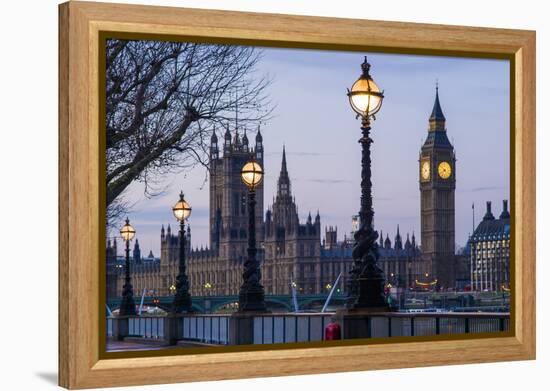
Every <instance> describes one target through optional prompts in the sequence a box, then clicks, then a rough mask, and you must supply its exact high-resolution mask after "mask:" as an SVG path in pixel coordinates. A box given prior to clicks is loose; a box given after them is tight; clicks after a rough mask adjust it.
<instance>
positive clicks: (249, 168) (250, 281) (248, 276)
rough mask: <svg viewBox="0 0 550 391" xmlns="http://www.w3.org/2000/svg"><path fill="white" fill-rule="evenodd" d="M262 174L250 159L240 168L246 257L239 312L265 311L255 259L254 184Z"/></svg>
mask: <svg viewBox="0 0 550 391" xmlns="http://www.w3.org/2000/svg"><path fill="white" fill-rule="evenodd" d="M263 176H264V172H263V170H262V166H260V164H258V163H257V162H256V161H254V160H251V161H249V162H248V163H246V164H245V165H244V166H243V168H242V170H241V179H242V181H243V183H244V184H245V185H246V187H248V258H247V260H246V262H245V263H244V273H243V284H242V285H241V289H240V291H239V312H250V311H255V312H257V311H261V312H265V311H267V309H266V306H265V294H264V287H263V286H262V284H261V283H260V281H261V279H262V274H261V271H260V263H259V262H258V260H257V259H256V252H257V251H256V214H255V210H256V186H258V185H259V184H260V182H261V181H262V179H263Z"/></svg>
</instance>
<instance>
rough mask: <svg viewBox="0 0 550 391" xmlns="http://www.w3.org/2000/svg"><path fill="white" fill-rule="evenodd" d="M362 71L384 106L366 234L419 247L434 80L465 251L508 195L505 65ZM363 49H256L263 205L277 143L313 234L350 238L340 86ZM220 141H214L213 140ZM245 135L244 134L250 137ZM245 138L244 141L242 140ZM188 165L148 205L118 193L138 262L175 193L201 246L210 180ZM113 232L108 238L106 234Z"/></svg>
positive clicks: (348, 129)
mask: <svg viewBox="0 0 550 391" xmlns="http://www.w3.org/2000/svg"><path fill="white" fill-rule="evenodd" d="M366 54H367V55H368V59H369V62H370V64H371V75H372V76H373V78H374V80H375V81H376V82H377V84H378V85H379V86H380V88H381V89H383V90H384V92H385V99H384V102H383V105H382V108H381V110H380V112H379V113H378V115H377V118H376V121H374V122H373V125H372V128H373V130H372V131H371V135H372V138H373V139H374V144H373V146H372V161H373V165H372V167H373V178H372V182H373V195H374V210H375V222H374V223H375V229H377V230H380V229H382V230H383V231H384V236H385V235H386V233H389V234H390V238H391V239H392V242H393V237H394V236H395V231H396V227H397V224H399V226H400V231H401V234H402V236H403V237H404V238H405V237H406V233H407V232H411V233H412V232H413V231H414V232H415V234H416V238H417V242H419V241H420V192H419V185H418V154H419V150H420V147H421V145H422V143H423V142H424V139H425V138H426V135H427V132H428V118H429V116H430V113H431V110H432V106H433V102H434V96H435V82H436V80H438V81H439V97H440V101H441V106H442V109H443V112H444V114H445V117H446V118H447V132H448V136H449V140H450V141H451V143H452V144H453V145H454V147H455V152H456V158H457V163H456V166H457V168H456V178H457V181H456V205H455V206H456V243H457V245H458V246H460V247H461V246H463V245H464V244H465V242H466V240H467V238H468V234H469V233H470V232H471V231H472V202H473V203H475V221H476V225H477V223H478V222H479V221H480V219H481V218H482V217H483V214H484V213H485V201H493V214H495V215H496V217H498V215H499V214H500V212H501V207H502V206H501V204H502V200H503V199H508V198H509V189H510V179H509V167H510V149H509V148H510V138H509V93H510V90H509V62H508V61H505V60H486V59H463V58H448V57H432V56H411V55H393V54H369V53H366ZM362 61H363V53H352V52H335V51H320V50H297V49H273V48H269V49H264V56H263V59H262V61H261V62H260V64H259V71H260V72H262V73H266V74H269V76H271V77H272V78H273V84H272V85H271V86H270V87H269V90H268V93H269V94H270V95H271V98H272V100H273V102H274V103H275V104H276V105H277V107H276V109H275V113H274V118H272V119H271V120H270V121H269V122H268V123H267V124H266V125H265V126H264V127H263V128H262V134H263V137H264V149H265V160H264V163H265V164H264V165H265V167H264V169H265V171H266V178H265V184H264V192H265V200H264V205H265V206H266V207H267V206H268V205H270V204H271V203H272V199H273V196H274V194H275V192H276V181H277V177H278V174H279V170H280V165H281V153H282V147H283V144H285V145H286V151H287V163H288V170H289V174H290V178H291V181H292V192H293V194H294V196H295V197H296V204H297V205H298V212H299V215H300V220H301V221H302V222H304V221H305V219H306V217H307V214H308V212H309V211H311V213H312V215H313V214H314V213H315V212H316V211H317V209H319V212H320V215H321V225H322V227H321V228H322V232H324V227H325V226H327V225H332V226H337V227H338V238H339V240H341V239H343V237H344V234H347V235H348V236H349V232H350V230H351V216H352V215H354V214H356V213H357V211H358V210H359V197H360V186H359V183H360V167H361V165H360V151H361V150H360V145H359V144H358V143H357V140H358V139H359V137H360V121H359V120H356V119H355V115H354V113H353V111H352V110H351V108H350V106H349V102H348V99H347V96H346V88H350V87H351V85H352V84H353V82H354V81H355V80H356V79H357V78H358V77H359V75H360V64H361V62H362ZM218 138H219V139H221V140H223V137H222V136H221V134H219V135H218ZM249 138H251V137H250V133H249ZM251 139H253V138H251ZM205 175H206V172H205V170H204V169H203V168H202V167H200V168H199V167H198V168H196V169H194V170H193V171H191V172H188V173H181V174H173V175H170V176H167V177H166V178H165V179H166V181H165V183H164V186H165V192H164V193H163V194H162V195H160V196H158V197H155V198H152V199H148V198H146V197H145V196H144V195H143V188H142V186H141V185H139V184H135V185H132V186H131V187H130V189H129V190H128V191H127V192H126V193H125V194H126V196H127V197H128V199H129V200H131V201H132V202H133V203H134V206H133V210H132V213H130V215H129V217H130V220H131V221H132V225H133V226H134V227H135V228H136V231H137V238H138V239H139V242H140V245H141V250H142V254H143V255H145V256H146V255H147V254H148V253H149V250H150V249H152V250H153V253H154V254H155V256H159V255H160V227H161V224H164V225H165V226H166V225H168V224H171V225H172V227H175V226H176V225H177V224H176V221H175V218H174V217H173V215H172V210H171V208H172V206H173V204H175V202H176V201H177V200H178V194H179V191H180V189H181V188H183V189H184V192H185V195H186V199H187V200H188V201H189V202H190V203H191V205H192V207H193V214H192V215H191V218H190V220H189V222H190V224H191V231H192V240H191V241H192V246H193V247H196V246H198V247H200V246H201V245H207V244H208V231H209V227H208V207H209V200H208V182H206V183H204V179H205ZM111 234H112V233H111Z"/></svg>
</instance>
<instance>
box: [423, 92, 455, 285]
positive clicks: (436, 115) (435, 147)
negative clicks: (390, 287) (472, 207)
mask: <svg viewBox="0 0 550 391" xmlns="http://www.w3.org/2000/svg"><path fill="white" fill-rule="evenodd" d="M429 123H430V127H429V130H428V137H426V141H425V142H424V145H423V146H422V148H421V151H420V159H419V163H420V166H419V176H420V178H419V181H420V203H421V204H420V210H421V214H420V220H421V231H422V236H421V244H422V260H423V262H422V263H423V267H422V269H423V270H422V271H421V273H423V274H424V275H425V273H429V275H430V277H429V278H430V279H433V278H437V280H438V283H439V285H440V286H441V287H454V285H455V281H454V280H455V278H454V252H455V185H456V170H455V169H456V165H455V163H456V159H455V152H454V147H453V146H452V145H451V143H450V142H449V139H448V138H447V130H446V128H445V116H444V115H443V111H442V110H441V105H440V103H439V89H438V88H437V87H436V92H435V102H434V106H433V110H432V114H431V116H430V120H429Z"/></svg>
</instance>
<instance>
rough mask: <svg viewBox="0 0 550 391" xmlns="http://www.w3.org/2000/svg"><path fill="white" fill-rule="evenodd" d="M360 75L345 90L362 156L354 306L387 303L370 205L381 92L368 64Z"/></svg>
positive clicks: (350, 297) (351, 285)
mask: <svg viewBox="0 0 550 391" xmlns="http://www.w3.org/2000/svg"><path fill="white" fill-rule="evenodd" d="M361 70H362V73H361V76H360V77H359V79H357V81H356V82H355V83H354V84H353V86H352V87H351V91H350V90H348V94H347V95H348V98H349V102H350V105H351V108H352V109H353V111H355V112H356V113H357V117H358V118H361V131H362V137H361V138H360V139H359V143H361V146H362V157H361V209H360V210H359V218H360V226H359V229H358V230H357V232H356V233H355V235H354V239H355V245H354V247H353V252H352V256H353V260H354V262H353V268H352V270H351V272H350V279H349V281H350V282H349V286H348V292H349V293H348V300H347V303H346V305H347V307H348V308H353V309H361V308H380V307H386V302H385V297H384V273H383V271H382V270H381V269H380V268H379V267H378V265H377V264H376V263H377V261H378V257H379V255H378V244H377V242H376V239H377V238H378V233H377V232H376V231H375V230H374V227H373V217H374V211H373V208H372V182H371V156H370V145H371V144H372V139H371V138H370V135H369V133H370V130H371V127H370V121H371V118H372V119H375V117H374V115H375V114H376V113H377V112H378V111H379V110H380V107H381V106H382V99H384V94H383V92H381V91H380V88H379V87H378V86H377V85H376V83H375V82H374V80H373V79H372V77H371V75H370V73H369V71H370V64H369V63H368V62H367V57H366V56H365V61H364V62H363V64H361Z"/></svg>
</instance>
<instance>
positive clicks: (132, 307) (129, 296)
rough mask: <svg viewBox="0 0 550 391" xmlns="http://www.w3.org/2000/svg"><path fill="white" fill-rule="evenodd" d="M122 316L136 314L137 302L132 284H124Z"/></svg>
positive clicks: (121, 305) (121, 304)
mask: <svg viewBox="0 0 550 391" xmlns="http://www.w3.org/2000/svg"><path fill="white" fill-rule="evenodd" d="M118 314H119V315H120V316H136V315H137V313H136V302H135V301H134V295H133V288H132V285H131V284H124V286H123V292H122V302H121V303H120V310H119V311H118Z"/></svg>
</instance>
